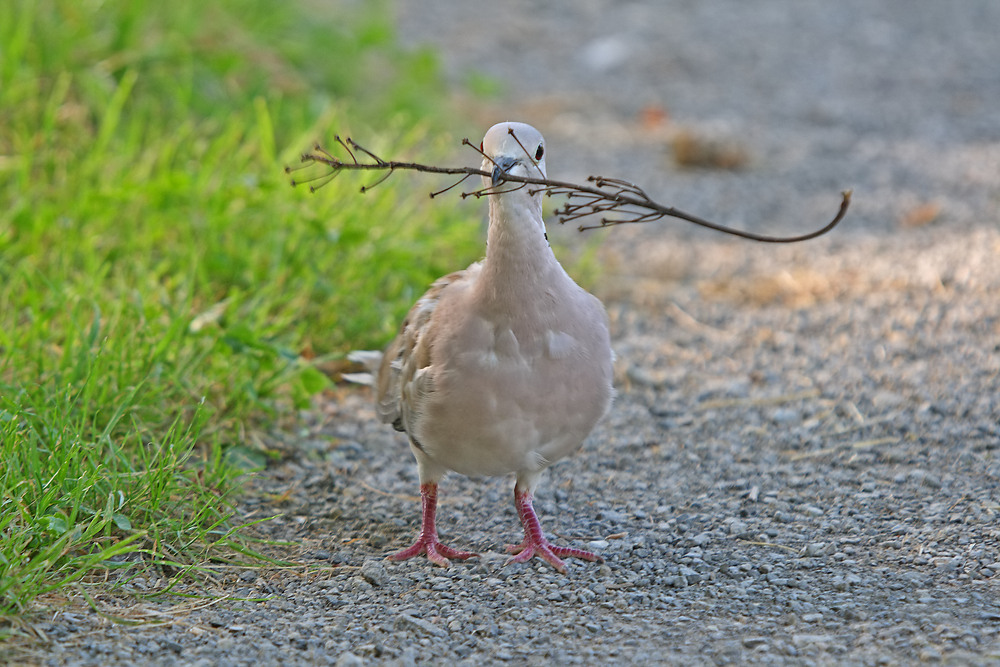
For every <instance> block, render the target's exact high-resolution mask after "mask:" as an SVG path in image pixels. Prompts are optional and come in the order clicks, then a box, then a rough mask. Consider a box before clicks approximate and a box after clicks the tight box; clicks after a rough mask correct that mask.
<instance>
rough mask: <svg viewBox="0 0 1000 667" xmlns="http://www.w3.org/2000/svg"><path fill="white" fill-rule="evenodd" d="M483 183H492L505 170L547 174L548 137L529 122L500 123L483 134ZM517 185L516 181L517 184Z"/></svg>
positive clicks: (490, 184)
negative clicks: (489, 174) (486, 173)
mask: <svg viewBox="0 0 1000 667" xmlns="http://www.w3.org/2000/svg"><path fill="white" fill-rule="evenodd" d="M481 148H482V151H483V153H484V154H485V155H486V157H485V158H483V167H482V168H483V171H488V172H490V173H491V174H492V175H493V176H492V178H487V177H486V176H483V185H485V186H486V187H492V186H495V185H497V184H498V183H499V182H500V178H501V176H502V175H503V174H511V175H514V176H530V177H534V178H545V139H543V138H542V133H541V132H539V131H538V130H536V129H535V128H533V127H531V126H530V125H527V124H525V123H497V124H496V125H494V126H493V127H491V128H490V129H489V131H488V132H487V133H486V136H485V137H483V143H482V146H481ZM515 185H516V184H515Z"/></svg>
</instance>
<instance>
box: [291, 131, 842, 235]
mask: <svg viewBox="0 0 1000 667" xmlns="http://www.w3.org/2000/svg"><path fill="white" fill-rule="evenodd" d="M514 138H515V139H517V137H516V136H515V137H514ZM335 140H336V142H337V143H338V144H340V145H341V146H342V147H343V148H344V150H346V151H347V153H348V154H349V155H350V158H351V161H350V162H347V161H344V160H341V159H340V158H337V157H335V156H334V155H331V154H330V153H328V152H327V151H325V150H323V148H322V147H321V146H319V145H318V144H317V145H316V146H315V149H314V150H315V152H313V153H306V154H304V155H303V156H302V162H304V163H318V164H322V165H325V166H327V167H329V169H330V170H331V171H330V172H329V173H327V174H321V175H319V176H315V177H312V178H309V179H305V180H300V181H296V180H293V181H292V185H293V186H294V185H299V184H301V183H307V182H310V181H317V180H320V179H327V180H323V181H322V183H321V184H320V185H319V186H318V187H322V186H323V185H325V184H326V183H328V182H329V181H330V180H332V179H333V177H335V176H336V175H338V174H339V173H340V172H342V171H384V172H385V173H384V174H383V175H382V176H381V177H380V178H379V179H378V180H377V181H375V182H374V183H372V184H371V185H368V186H362V188H361V191H362V192H367V191H368V190H371V189H372V188H374V187H375V186H377V185H379V184H381V183H383V182H384V181H385V180H386V179H388V178H389V176H391V175H392V174H393V173H395V172H396V171H397V170H401V169H403V170H410V171H421V172H425V173H430V174H450V175H455V176H461V178H460V179H459V180H458V181H457V182H456V183H454V184H452V185H450V186H448V187H447V188H445V189H443V190H438V191H436V192H432V193H431V197H436V196H437V195H440V194H442V193H444V192H447V191H449V190H451V189H452V188H454V187H456V186H458V185H459V184H461V183H462V182H464V181H465V180H466V179H467V178H469V177H470V176H483V177H485V178H487V179H490V178H492V176H493V174H492V173H491V172H488V171H484V170H482V169H477V168H474V167H439V166H435V165H428V164H421V163H419V162H399V161H395V160H384V159H382V158H381V157H379V156H378V155H376V154H375V153H373V152H372V151H370V150H368V149H367V148H365V147H364V146H362V145H361V144H359V143H357V142H356V141H354V140H353V139H351V138H349V137H348V138H347V139H346V140H344V139H341V138H340V137H339V136H338V137H335ZM518 143H520V142H518ZM462 144H463V145H467V146H471V147H472V148H473V149H474V150H475V151H476V152H478V153H479V154H480V155H483V156H484V157H485V158H486V159H487V160H490V158H489V156H488V155H486V154H485V153H483V152H482V151H481V150H480V149H479V147H478V146H475V145H474V144H473V143H472V142H471V141H469V140H468V139H463V140H462ZM522 148H523V146H522ZM525 152H526V153H527V151H525ZM357 153H363V154H364V155H367V156H368V157H369V158H371V160H372V162H360V161H359V160H358V158H357ZM528 157H529V158H531V159H532V162H533V163H534V158H533V156H531V155H529V156H528ZM490 161H491V162H492V160H490ZM535 166H536V167H537V164H536V165H535ZM293 171H297V169H292V168H291V167H285V172H286V173H292V172H293ZM587 182H588V183H589V185H581V184H578V183H570V182H568V181H559V180H555V179H551V178H537V177H534V176H516V175H514V174H509V173H505V174H502V175H501V176H500V183H498V184H497V185H496V186H489V187H484V188H480V189H478V190H473V191H471V192H463V193H462V197H463V198H465V197H477V198H478V197H483V196H486V195H492V194H501V193H505V192H512V191H514V190H519V189H521V188H524V187H527V186H536V187H534V188H532V189H531V193H532V194H538V193H544V194H545V196H547V197H553V196H561V197H565V198H566V202H565V203H564V204H563V205H562V206H561V207H560V208H558V209H556V211H555V216H556V218H557V219H558V220H559V222H560V223H566V222H570V221H573V220H581V219H583V218H588V217H591V216H600V218H599V221H598V222H596V223H592V224H586V225H580V226H579V227H578V229H579V230H580V231H581V232H582V231H585V230H588V229H599V228H602V227H614V226H617V225H629V224H641V223H647V222H652V221H654V220H660V219H662V218H668V217H669V218H677V219H680V220H684V221H686V222H690V223H692V224H695V225H699V226H701V227H706V228H708V229H713V230H715V231H717V232H722V233H724V234H731V235H733V236H738V237H740V238H744V239H750V240H752V241H760V242H762V243H797V242H799V241H807V240H809V239H814V238H816V237H817V236H822V235H823V234H826V233H827V232H829V231H830V230H831V229H833V228H834V227H836V226H837V225H838V224H839V223H840V221H841V220H843V219H844V216H845V215H846V213H847V209H848V207H849V206H850V204H851V191H850V190H844V191H843V192H841V202H840V208H839V209H838V211H837V214H836V215H835V216H834V218H833V219H832V220H831V221H830V222H828V223H827V224H826V225H824V226H823V227H821V228H819V229H817V230H815V231H811V232H808V233H805V234H799V235H796V236H770V235H767V234H755V233H753V232H748V231H744V230H741V229H735V228H733V227H727V226H726V225H721V224H719V223H717V222H712V221H710V220H705V219H704V218H700V217H698V216H696V215H692V214H690V213H685V212H684V211H681V210H680V209H677V208H674V207H673V206H665V205H663V204H660V203H658V202H656V201H654V200H653V199H652V198H651V197H650V196H649V195H648V194H646V192H645V190H643V189H642V188H641V187H639V186H638V185H636V184H635V183H630V182H629V181H625V180H622V179H618V178H608V177H605V176H589V177H588V178H587ZM502 183H509V184H519V185H516V186H514V187H511V188H507V189H500V188H499V186H500V185H501V184H502ZM310 189H311V190H315V189H316V188H315V187H313V188H310ZM609 214H614V215H615V216H616V217H608V215H609Z"/></svg>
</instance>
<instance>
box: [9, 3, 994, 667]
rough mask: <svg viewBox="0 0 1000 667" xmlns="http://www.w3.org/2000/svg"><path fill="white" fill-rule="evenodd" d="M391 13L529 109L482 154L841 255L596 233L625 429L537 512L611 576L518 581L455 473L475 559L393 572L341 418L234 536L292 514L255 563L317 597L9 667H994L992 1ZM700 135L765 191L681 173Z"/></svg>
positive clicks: (242, 582) (273, 481) (371, 438)
mask: <svg viewBox="0 0 1000 667" xmlns="http://www.w3.org/2000/svg"><path fill="white" fill-rule="evenodd" d="M400 5H403V6H401V7H400V8H399V10H398V14H399V17H398V19H399V24H400V32H401V34H402V36H403V37H404V38H405V39H406V40H408V41H410V42H411V43H413V44H424V43H431V44H433V45H434V46H435V47H436V48H438V49H440V50H442V52H443V58H444V63H445V66H446V69H447V71H448V73H449V76H451V77H453V78H454V79H455V80H457V81H461V80H464V79H466V78H467V77H468V76H469V73H470V72H473V71H479V72H485V73H487V74H489V75H490V76H493V77H495V78H496V79H497V80H499V81H501V82H503V92H502V94H501V95H500V96H499V97H498V98H497V99H495V100H493V101H492V102H490V103H489V104H484V103H482V102H475V103H474V102H466V106H465V111H466V112H467V116H468V118H469V119H470V127H469V128H463V133H465V134H468V135H469V136H473V135H475V134H478V133H481V132H482V130H483V129H484V128H485V127H488V126H489V125H490V124H491V123H492V122H495V121H496V120H502V119H512V120H514V119H516V120H524V121H528V122H531V123H532V124H534V125H536V126H537V127H538V128H539V129H541V130H542V131H543V133H545V135H546V138H547V139H548V141H549V152H548V155H549V156H551V157H550V170H551V172H552V175H553V176H554V177H559V178H565V179H567V180H571V179H579V178H583V177H586V176H587V175H588V174H591V173H601V174H604V175H615V176H621V177H624V178H629V179H631V180H634V181H636V182H638V183H640V184H642V185H643V186H644V187H645V188H646V189H647V191H649V192H650V194H652V195H654V197H655V198H656V199H658V200H660V201H663V202H665V203H670V204H674V205H676V206H678V207H680V208H682V209H684V210H689V211H691V212H695V213H698V214H700V215H703V216H705V217H710V218H714V219H720V220H723V221H727V222H731V223H734V224H738V225H744V226H748V227H753V228H755V229H759V230H765V231H771V232H779V231H785V232H794V231H801V230H803V229H806V228H811V227H813V226H816V225H818V224H821V223H822V222H823V221H824V220H825V219H827V218H828V217H830V216H831V215H832V214H833V212H834V210H835V209H836V206H837V201H838V199H837V193H838V192H839V190H840V189H842V188H847V187H851V188H854V193H855V194H854V197H855V203H854V206H853V207H852V209H851V212H850V214H849V218H848V219H847V220H846V221H845V222H844V223H843V229H840V230H838V231H837V232H835V233H834V234H832V235H831V236H830V237H829V238H826V239H821V240H818V241H815V242H811V243H808V244H803V245H799V246H794V247H765V246H760V245H755V244H751V243H749V242H741V241H736V240H730V239H727V238H722V237H720V236H718V235H712V234H710V233H707V232H703V231H698V230H693V229H690V228H685V227H682V226H681V225H679V224H675V223H670V222H662V223H653V224H651V225H647V226H645V227H641V228H630V229H626V228H619V229H614V230H608V231H603V232H598V234H599V235H600V238H599V243H600V249H599V256H600V258H601V259H602V261H603V263H604V265H605V267H606V270H607V275H606V276H605V278H604V279H603V280H602V283H601V284H600V285H599V286H598V290H599V293H600V294H601V295H602V297H603V298H604V299H605V301H606V303H607V304H608V309H609V311H610V313H611V317H612V324H613V329H614V336H615V349H616V352H617V355H618V358H619V361H618V368H617V375H618V382H617V384H618V389H619V398H618V400H617V402H616V405H615V407H614V409H613V412H612V414H611V415H610V416H609V417H608V418H607V419H606V420H605V421H604V422H603V423H602V424H601V425H600V426H599V427H598V429H597V430H596V431H595V433H594V435H593V436H592V438H591V439H590V440H589V441H588V443H587V445H586V446H585V449H584V451H583V452H581V453H580V454H578V455H577V456H575V457H573V458H571V459H569V460H567V461H564V462H562V463H560V464H559V465H557V466H555V467H554V468H552V469H551V470H550V473H549V475H548V478H547V480H546V481H545V483H544V484H543V486H542V487H541V489H540V490H539V492H538V494H537V499H536V509H537V510H538V512H539V515H540V517H541V518H542V522H543V525H544V526H545V527H546V529H547V530H548V531H549V532H550V534H557V535H558V536H560V538H563V539H565V540H568V541H571V542H572V543H573V544H576V545H579V546H583V547H584V548H591V549H595V550H597V551H599V552H600V553H601V554H603V556H604V558H605V562H604V563H603V564H597V565H595V564H589V563H581V562H578V561H570V562H569V574H567V575H565V576H562V575H559V574H557V573H556V572H554V571H553V570H552V569H551V568H550V567H548V566H546V565H544V564H541V563H538V562H534V563H531V564H529V565H527V566H512V567H507V568H504V567H502V565H503V562H504V556H503V555H502V554H501V553H500V552H501V551H502V545H503V544H504V543H505V542H506V541H513V540H515V539H518V531H517V522H516V517H515V515H514V512H513V507H512V502H511V495H512V494H511V486H512V481H511V480H510V479H476V480H470V479H465V478H462V477H459V476H453V477H449V478H448V479H447V480H446V481H445V483H444V484H443V485H442V498H443V502H442V508H441V514H440V519H439V527H440V529H441V532H442V538H443V539H444V540H445V541H446V542H450V543H453V544H454V545H455V546H457V547H460V548H464V547H468V548H473V549H476V550H479V551H481V552H482V554H483V556H482V558H481V559H479V560H477V561H469V562H466V563H458V564H455V565H453V566H452V567H451V568H450V569H448V570H443V569H439V568H434V567H431V566H430V565H429V564H428V563H427V562H426V561H423V560H414V561H408V562H404V563H398V564H397V563H390V562H388V561H385V560H384V556H385V555H386V554H387V553H389V552H391V551H392V550H394V549H397V548H399V547H400V546H401V545H404V544H406V543H408V540H410V539H411V538H412V537H413V534H414V532H415V530H416V526H417V522H418V518H419V513H418V499H417V498H416V493H417V477H416V470H415V466H414V465H413V462H412V460H411V458H410V455H409V452H408V451H407V448H406V446H405V444H404V442H403V440H402V438H400V437H399V436H398V434H395V433H394V432H392V431H391V429H388V428H386V427H383V426H381V425H378V424H376V423H375V419H374V414H373V410H372V409H371V407H370V405H369V400H370V397H369V396H367V395H366V394H365V393H364V392H358V391H345V392H343V393H342V394H338V395H337V396H335V397H333V398H331V400H330V401H328V402H326V403H324V404H323V405H322V406H320V407H318V408H317V410H315V411H314V412H312V413H310V414H307V415H304V421H303V426H302V430H301V432H299V433H297V434H294V435H285V436H275V437H276V439H280V440H281V441H282V442H283V443H284V446H285V447H286V448H287V449H289V450H290V451H294V452H295V455H294V456H292V457H290V458H289V459H288V460H286V461H284V462H283V463H281V464H280V465H277V466H275V467H274V468H272V469H270V470H269V471H268V472H267V473H266V474H265V475H263V476H261V477H260V478H259V479H258V480H257V482H256V483H257V484H258V486H259V491H260V492H259V493H257V494H255V495H253V496H252V497H250V498H248V499H247V501H246V503H245V506H244V509H245V511H246V513H247V515H248V516H249V517H264V516H269V515H272V514H274V513H276V512H283V513H284V517H283V518H282V519H280V520H276V521H272V522H268V523H265V524H262V526H261V530H262V532H263V533H264V534H266V535H270V536H272V537H274V538H276V539H284V540H290V541H292V542H293V543H294V544H293V546H291V547H289V548H288V549H286V550H283V551H280V552H279V553H281V554H282V555H283V557H286V558H287V557H294V558H299V559H301V560H302V561H304V562H309V563H314V564H315V565H316V566H317V567H318V568H319V569H315V570H311V571H310V570H305V569H299V570H293V571H281V570H270V571H265V572H260V571H254V570H246V571H233V570H231V569H224V570H220V571H219V574H218V577H217V580H216V581H215V582H214V583H213V584H212V585H210V586H209V588H210V590H211V592H214V593H216V594H220V595H224V596H226V598H225V599H218V598H215V599H205V598H198V599H195V600H194V601H191V602H182V603H180V604H177V603H176V601H174V604H167V603H163V602H149V603H145V602H140V603H137V602H136V601H135V600H134V599H131V598H124V599H117V598H115V597H113V596H110V595H109V596H105V597H102V598H101V599H100V602H101V603H102V605H104V606H103V607H102V608H103V609H106V610H109V611H110V612H111V613H118V614H120V615H122V616H124V617H127V618H129V619H133V620H142V621H147V622H150V623H159V624H158V625H140V626H138V627H130V626H123V625H115V624H112V623H110V622H108V621H106V620H102V619H101V618H100V617H99V616H97V615H95V614H93V613H91V612H89V611H87V608H86V607H84V606H82V605H79V604H71V605H69V606H68V607H66V609H60V610H59V611H57V612H56V613H54V614H53V615H52V617H51V620H50V621H48V622H45V623H42V624H41V625H40V629H42V630H43V631H44V632H45V633H46V634H47V635H48V637H49V639H50V640H51V642H50V643H49V644H47V645H43V646H41V647H38V646H36V647H33V648H31V649H29V650H27V651H26V652H20V651H19V652H18V653H17V654H14V659H16V660H19V661H26V662H39V663H43V664H51V665H98V664H100V665H108V664H140V663H143V664H160V665H173V664H202V665H228V664H231V665H248V664H254V665H260V666H263V665H272V664H290V665H298V664H337V665H362V664H399V665H409V664H422V663H425V662H426V663H428V664H430V663H442V662H446V661H447V662H453V663H458V664H470V665H471V664H483V663H488V664H492V663H504V662H509V663H511V664H607V663H609V662H617V663H626V664H627V663H635V664H663V663H667V664H671V663H676V664H727V663H737V662H740V663H742V662H747V663H767V664H770V663H779V664H783V663H788V664H876V665H880V664H904V663H912V662H915V661H918V660H922V661H929V662H936V661H942V662H945V663H949V664H1000V523H998V515H1000V483H998V480H1000V220H998V218H1000V216H998V209H1000V77H998V76H997V70H996V63H998V62H1000V40H997V39H996V36H995V30H996V26H998V25H1000V4H998V3H996V2H994V1H993V0H964V1H963V2H962V3H958V4H955V3H952V4H944V3H939V2H934V1H932V0H906V1H903V0H879V1H872V0H847V1H844V2H839V3H828V2H819V1H809V2H790V1H781V0H761V1H759V2H754V3H736V2H724V1H723V0H705V1H702V2H672V3H666V2H663V3H659V2H653V1H647V2H640V1H633V2H622V3H617V2H616V3H612V2H610V1H598V0H589V1H587V2H579V1H578V2H569V0H560V1H554V2H552V1H550V2H541V0H534V1H530V0H519V1H516V2H509V3H504V4H503V8H504V9H503V10H502V11H501V10H500V9H496V8H494V9H489V10H484V9H483V8H482V7H478V6H474V5H473V3H463V2H459V1H458V0H450V1H446V0H434V1H433V2H426V3H419V4H418V3H409V4H407V3H400ZM612 7H614V9H612ZM512 8H516V9H512ZM477 128H478V129H477ZM679 136H688V137H691V138H693V140H694V141H695V143H696V144H698V145H701V146H705V145H707V146H708V148H709V152H710V157H711V149H712V147H714V146H722V147H723V148H725V149H727V150H730V149H731V150H735V151H736V152H737V153H738V154H739V155H740V162H741V164H742V168H741V169H738V170H726V169H718V168H710V167H704V168H695V169H690V168H682V167H679V166H678V164H677V159H676V157H675V156H676V152H675V151H676V150H678V148H677V147H678V144H677V141H678V137H679ZM711 161H712V160H711V159H710V160H709V162H711ZM551 233H553V235H554V238H557V241H558V242H561V243H564V244H572V243H576V241H573V240H572V238H571V237H574V236H576V235H575V233H574V232H570V231H569V230H558V229H555V230H551ZM163 584H164V582H162V581H159V582H157V581H146V580H136V581H133V582H132V584H131V585H132V586H133V587H135V588H136V589H139V590H143V589H146V590H155V589H156V588H157V587H158V586H162V585H163ZM116 610H117V611H116ZM9 657H10V656H9Z"/></svg>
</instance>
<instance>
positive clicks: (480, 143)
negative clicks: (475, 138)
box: [479, 141, 483, 153]
mask: <svg viewBox="0 0 1000 667" xmlns="http://www.w3.org/2000/svg"><path fill="white" fill-rule="evenodd" d="M479 152H480V153H482V152H483V142H481V141H480V142H479Z"/></svg>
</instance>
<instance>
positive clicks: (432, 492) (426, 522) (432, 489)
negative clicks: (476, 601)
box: [389, 482, 478, 567]
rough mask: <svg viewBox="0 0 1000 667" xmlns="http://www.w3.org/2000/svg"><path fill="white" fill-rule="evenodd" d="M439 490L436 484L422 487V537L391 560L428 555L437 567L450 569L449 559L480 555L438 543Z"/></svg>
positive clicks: (431, 483) (394, 555)
mask: <svg viewBox="0 0 1000 667" xmlns="http://www.w3.org/2000/svg"><path fill="white" fill-rule="evenodd" d="M437 488H438V485H437V484H436V483H434V482H428V483H426V484H421V485H420V506H421V512H422V517H423V518H422V520H421V525H420V536H419V537H417V541H416V542H415V543H414V544H413V546H411V547H408V548H406V549H403V550H402V551H398V552H396V553H394V554H393V555H391V556H389V558H391V559H393V560H406V559H407V558H413V557H414V556H419V555H420V554H422V553H426V554H427V559H428V560H429V561H431V562H432V563H434V564H435V565H440V566H441V567H448V565H449V563H448V559H449V558H457V559H459V560H465V559H466V558H472V557H473V556H477V555H478V554H475V553H472V552H471V551H459V550H458V549H452V548H451V547H449V546H445V545H444V544H441V543H440V542H438V535H437V528H436V527H435V526H434V515H435V513H436V512H437Z"/></svg>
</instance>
